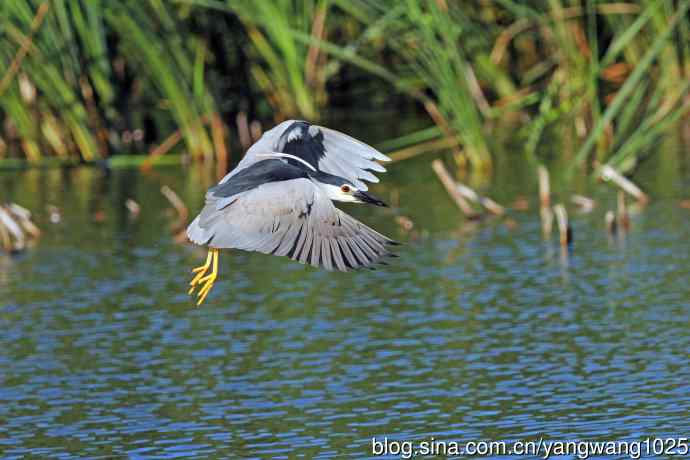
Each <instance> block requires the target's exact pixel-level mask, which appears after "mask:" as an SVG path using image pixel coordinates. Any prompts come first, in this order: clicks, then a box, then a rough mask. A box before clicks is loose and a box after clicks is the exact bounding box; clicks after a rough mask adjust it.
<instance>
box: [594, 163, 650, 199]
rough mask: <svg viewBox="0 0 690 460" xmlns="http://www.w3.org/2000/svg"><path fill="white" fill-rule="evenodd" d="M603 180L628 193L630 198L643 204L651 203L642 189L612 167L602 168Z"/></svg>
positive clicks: (605, 166)
mask: <svg viewBox="0 0 690 460" xmlns="http://www.w3.org/2000/svg"><path fill="white" fill-rule="evenodd" d="M600 176H601V178H602V179H603V180H604V181H605V182H608V181H611V182H613V183H614V184H616V185H617V186H618V187H620V188H621V189H622V190H624V191H625V192H626V193H628V194H629V195H630V196H632V197H633V198H635V199H636V200H637V201H638V202H639V203H641V204H647V203H649V195H647V194H646V193H644V192H643V191H642V189H640V187H638V186H637V185H636V184H635V183H634V182H633V181H631V180H630V179H628V178H627V177H625V176H623V175H622V174H621V173H619V172H618V171H616V169H614V168H613V167H612V166H610V165H604V166H602V167H601V173H600Z"/></svg>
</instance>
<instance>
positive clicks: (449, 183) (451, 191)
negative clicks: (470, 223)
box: [431, 160, 477, 218]
mask: <svg viewBox="0 0 690 460" xmlns="http://www.w3.org/2000/svg"><path fill="white" fill-rule="evenodd" d="M431 168H432V169H433V170H434V172H435V173H436V176H438V179H439V180H440V181H441V183H442V184H443V186H444V187H445V189H446V192H448V195H450V197H451V198H452V199H453V201H455V204H456V205H457V206H458V208H460V210H461V211H462V213H463V214H464V215H465V216H466V217H469V218H476V217H477V213H476V212H475V211H474V209H473V208H472V206H471V205H470V204H469V203H468V202H467V200H466V199H465V197H463V196H462V193H460V192H459V191H458V187H457V184H456V183H455V180H453V178H452V177H451V175H450V173H449V172H448V170H447V169H446V167H445V166H444V165H443V162H442V161H441V160H434V161H432V162H431Z"/></svg>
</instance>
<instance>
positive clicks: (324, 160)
mask: <svg viewBox="0 0 690 460" xmlns="http://www.w3.org/2000/svg"><path fill="white" fill-rule="evenodd" d="M270 152H278V153H287V154H290V155H294V156H296V157H299V158H301V159H302V160H304V161H306V162H307V163H309V164H310V165H312V166H313V167H314V168H316V169H318V170H319V171H323V172H326V173H329V174H334V175H336V176H340V177H343V178H345V179H347V180H349V181H350V182H351V183H352V185H354V186H355V187H357V188H358V189H360V190H367V186H366V184H365V183H364V182H363V181H368V182H374V183H375V182H378V181H379V180H378V178H377V177H376V176H375V175H374V174H372V173H373V172H385V171H386V169H385V168H384V167H383V166H381V165H380V164H379V163H377V161H390V158H388V157H387V156H386V155H384V154H382V153H381V152H379V151H378V150H376V149H375V148H373V147H370V146H369V145H367V144H365V143H364V142H360V141H358V140H357V139H355V138H353V137H350V136H348V135H347V134H343V133H341V132H338V131H335V130H332V129H328V128H324V127H321V126H316V125H312V124H309V123H307V122H306V121H296V120H288V121H284V122H282V123H280V124H279V125H278V126H276V127H274V128H273V129H271V130H269V131H266V132H265V133H264V134H263V136H261V138H260V139H259V140H258V141H256V143H255V144H254V145H252V146H251V147H250V148H249V150H247V153H246V154H245V156H244V158H243V159H242V161H240V163H239V164H238V165H237V167H236V168H235V169H234V170H233V171H231V172H230V173H229V174H228V175H227V176H226V177H225V178H223V180H222V181H221V183H222V182H224V181H226V180H227V179H228V178H230V177H232V176H233V175H234V174H236V173H237V172H239V170H241V169H244V168H246V167H247V166H249V165H251V164H253V163H256V162H257V161H260V160H262V159H263V158H262V157H261V156H260V154H262V153H270ZM288 161H290V162H293V161H294V160H288ZM295 165H298V164H297V163H295Z"/></svg>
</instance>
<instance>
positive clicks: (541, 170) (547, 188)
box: [537, 165, 551, 207]
mask: <svg viewBox="0 0 690 460" xmlns="http://www.w3.org/2000/svg"><path fill="white" fill-rule="evenodd" d="M537 175H538V176H539V203H541V206H542V207H549V206H550V204H551V185H550V183H549V171H548V170H547V169H546V168H545V167H544V166H542V165H539V167H538V168H537Z"/></svg>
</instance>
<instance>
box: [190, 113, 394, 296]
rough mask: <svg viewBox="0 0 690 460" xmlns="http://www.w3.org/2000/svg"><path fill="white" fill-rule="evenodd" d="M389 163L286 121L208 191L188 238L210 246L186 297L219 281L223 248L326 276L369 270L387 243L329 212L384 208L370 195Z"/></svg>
mask: <svg viewBox="0 0 690 460" xmlns="http://www.w3.org/2000/svg"><path fill="white" fill-rule="evenodd" d="M377 161H390V158H388V157H387V156H386V155H383V154H382V153H380V152H379V151H377V150H376V149H374V148H372V147H370V146H368V145H366V144H365V143H363V142H360V141H358V140H356V139H354V138H352V137H350V136H348V135H346V134H343V133H340V132H338V131H335V130H332V129H328V128H324V127H321V126H316V125H312V124H309V123H307V122H305V121H295V120H288V121H284V122H282V123H280V124H279V125H278V126H276V127H274V128H273V129H271V130H269V131H267V132H266V133H264V135H263V136H261V138H260V139H259V140H258V141H257V142H256V143H255V144H254V145H252V146H251V147H250V148H249V149H248V150H247V153H246V154H245V156H244V158H242V161H240V162H239V164H238V165H237V167H235V169H233V170H232V171H230V173H228V174H227V175H226V176H225V177H223V179H221V181H220V182H219V183H218V184H217V185H215V186H213V187H211V188H210V189H209V190H208V192H206V204H205V206H204V208H203V209H202V211H201V212H200V213H199V215H198V216H197V217H196V218H195V219H194V220H193V221H192V223H191V224H190V225H189V227H188V228H187V237H188V238H189V240H190V241H192V242H193V243H195V244H198V245H200V246H207V247H208V255H207V257H206V262H205V263H204V264H203V265H201V266H200V267H197V268H195V269H193V270H192V272H193V273H195V276H194V278H193V279H192V281H191V282H190V283H189V284H190V286H191V287H190V289H189V295H192V294H193V293H194V291H195V289H196V288H197V287H199V292H198V294H197V298H198V301H197V305H201V303H202V302H203V301H204V300H205V299H206V296H207V295H208V293H209V292H210V291H211V288H212V287H213V284H214V283H215V281H216V279H217V277H218V257H219V253H220V250H221V249H242V250H245V251H257V252H261V253H264V254H272V255H276V256H286V257H289V258H291V259H293V260H296V261H298V262H300V263H303V264H311V265H313V266H315V267H322V268H325V269H326V270H339V271H349V270H353V269H358V268H363V267H370V266H372V265H374V264H376V263H378V262H381V259H382V258H384V257H386V256H389V255H392V254H391V253H390V251H389V245H394V244H397V243H396V242H395V241H393V240H391V239H390V238H388V237H386V236H384V235H382V234H380V233H378V232H377V231H375V230H373V229H371V228H369V227H367V226H366V225H364V224H362V223H361V222H359V221H358V220H356V219H354V218H353V217H351V216H349V215H348V214H346V213H345V212H343V211H341V210H340V209H338V208H336V207H335V206H334V205H333V202H334V201H342V202H350V203H368V204H372V205H376V206H386V204H385V203H384V202H383V201H381V200H380V199H378V198H376V197H374V196H373V195H371V194H370V193H368V192H367V185H366V184H365V181H367V182H378V178H377V177H376V176H374V174H373V173H374V172H385V171H386V170H385V168H384V167H383V166H381V165H380V164H379V163H378V162H377Z"/></svg>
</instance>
